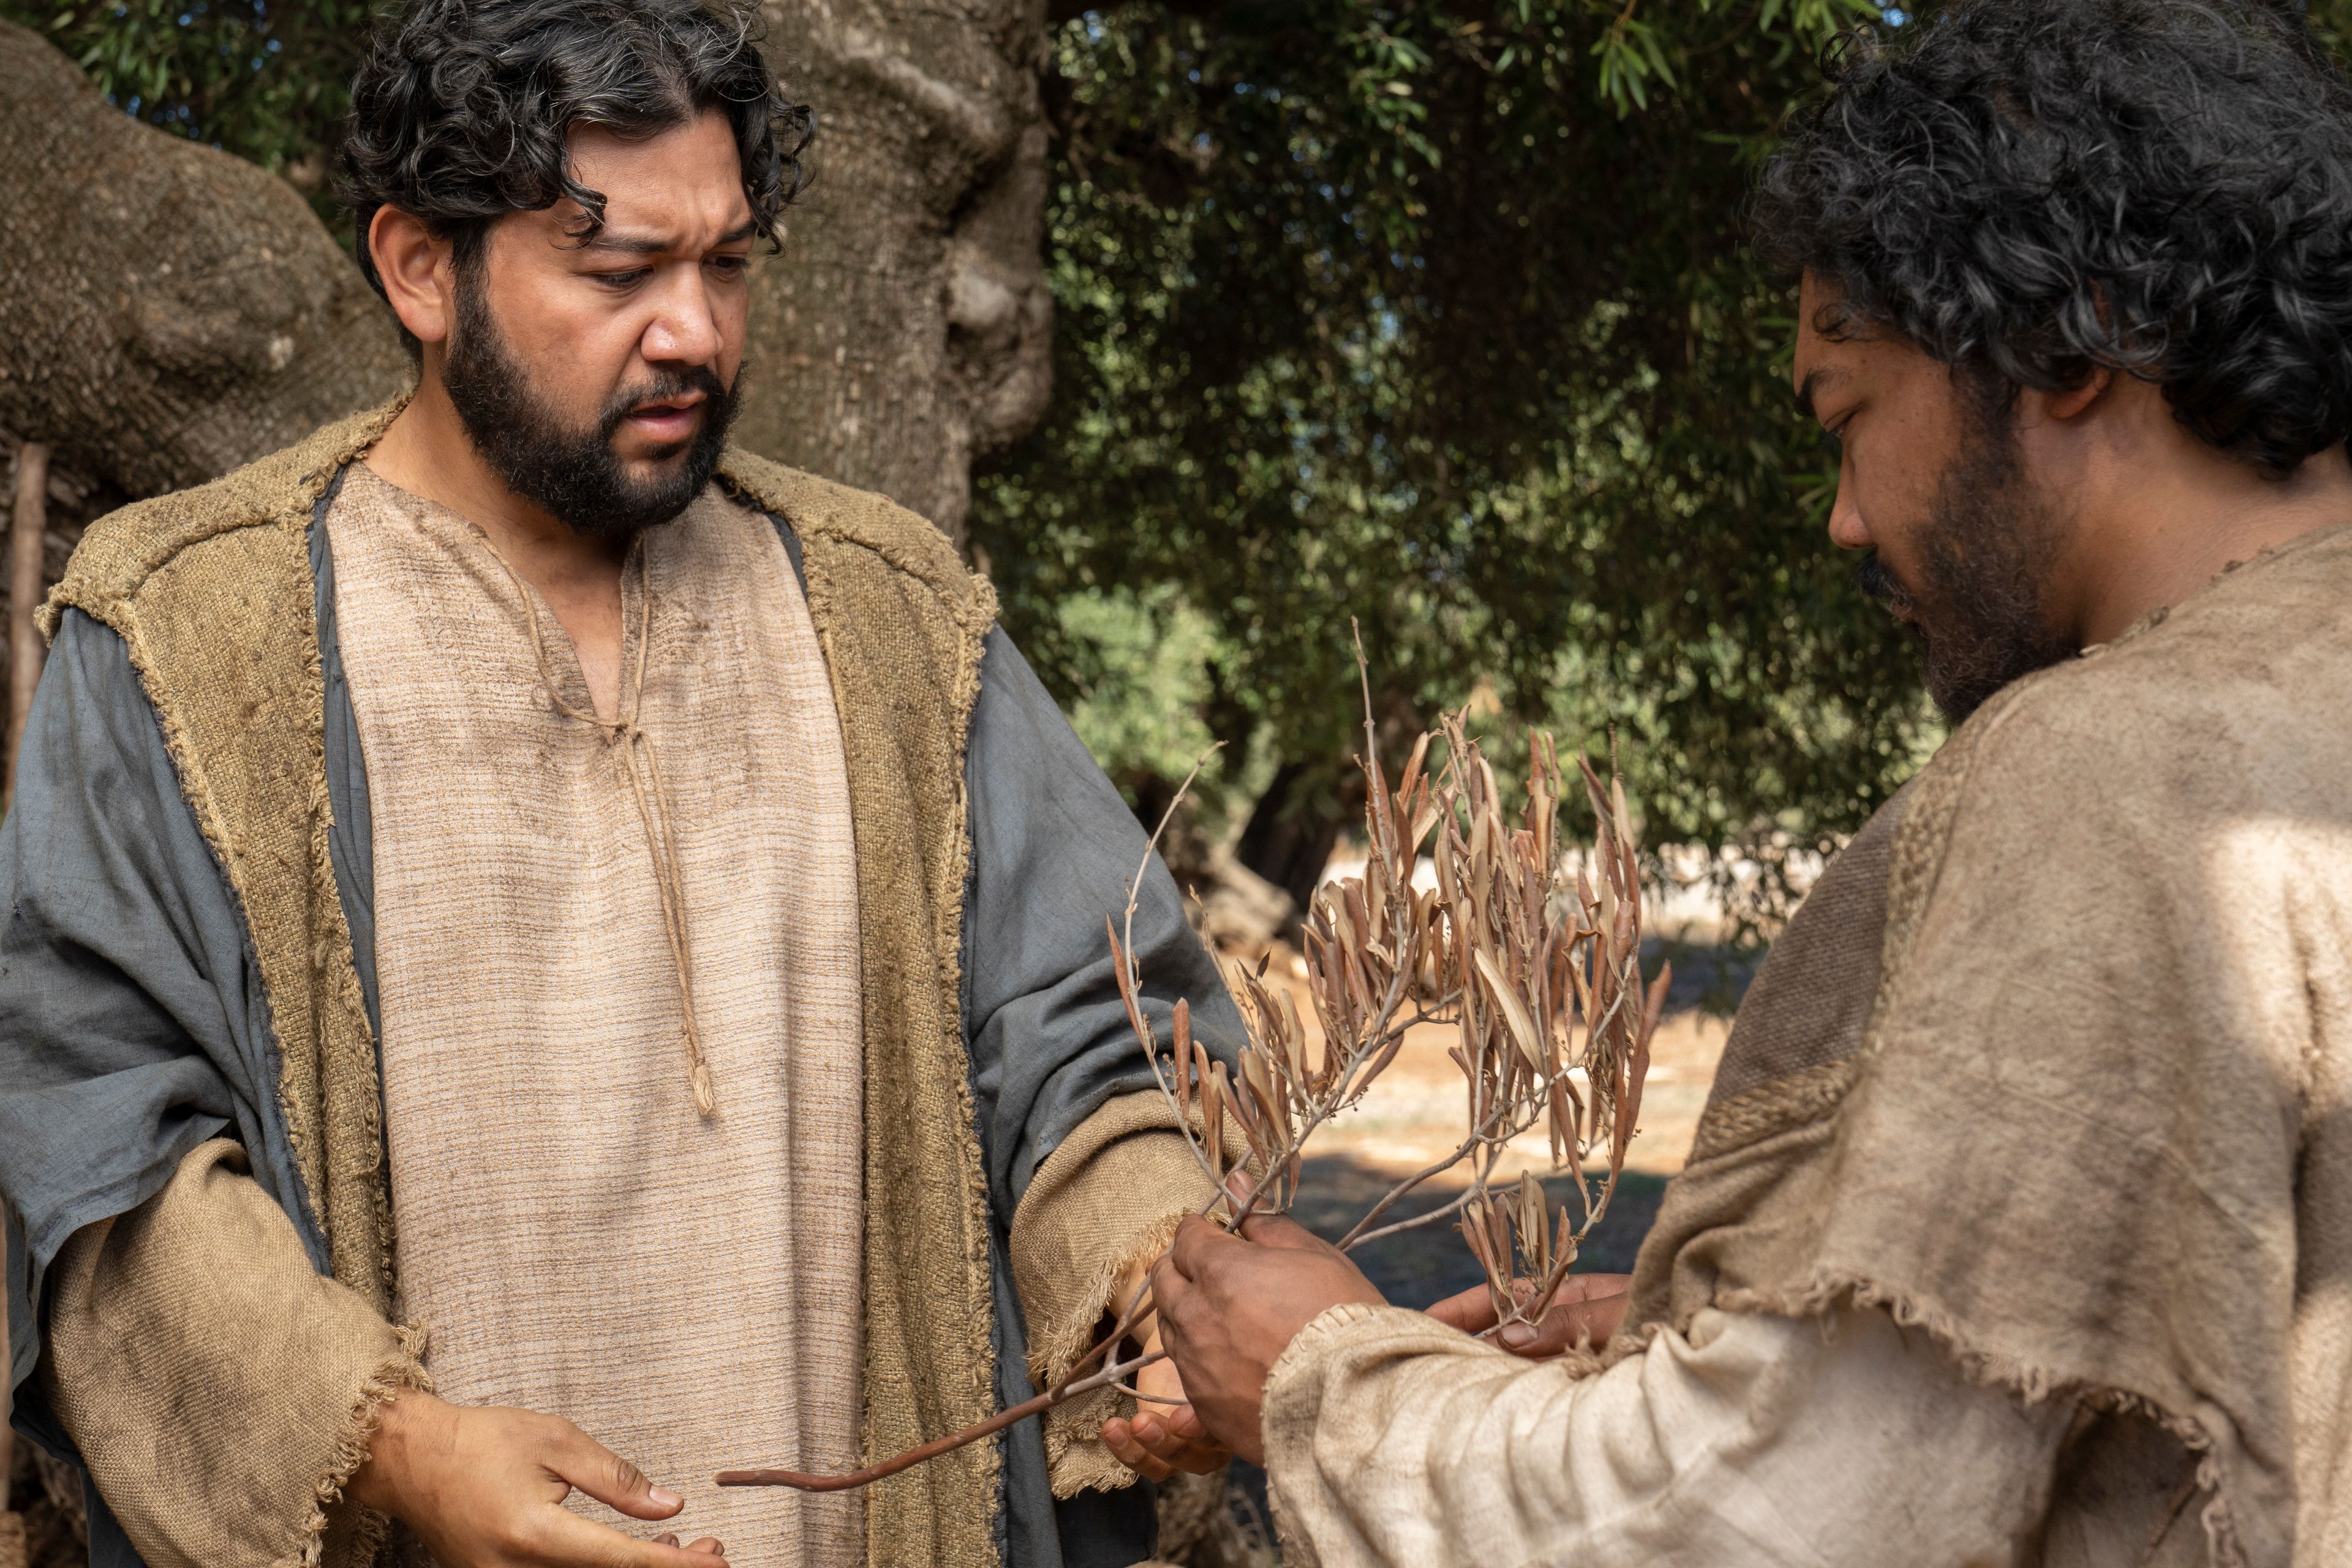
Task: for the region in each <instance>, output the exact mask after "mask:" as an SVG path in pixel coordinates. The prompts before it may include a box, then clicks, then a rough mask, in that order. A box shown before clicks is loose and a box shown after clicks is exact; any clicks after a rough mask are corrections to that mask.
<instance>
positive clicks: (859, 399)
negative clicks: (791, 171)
mask: <svg viewBox="0 0 2352 1568" xmlns="http://www.w3.org/2000/svg"><path fill="white" fill-rule="evenodd" d="M763 10H764V16H765V17H766V20H767V23H768V46H767V47H768V56H769V60H770V63H771V64H772V66H773V67H774V68H776V70H777V71H778V73H779V74H780V75H781V76H782V79H783V80H784V83H785V85H786V88H787V89H788V90H789V91H791V92H792V93H793V95H794V96H795V97H796V98H798V99H800V100H803V101H805V102H808V103H810V104H812V105H814V107H815V109H816V112H817V135H816V141H815V142H814V145H813V146H812V147H811V149H810V153H809V157H810V160H811V163H812V166H813V167H814V171H815V176H816V178H815V184H814V185H813V186H812V187H811V188H810V190H809V191H808V193H807V194H806V195H803V197H802V198H801V200H800V202H799V203H798V204H796V205H794V207H793V210H792V212H791V213H790V215H789V224H788V226H787V228H786V232H785V237H784V247H783V251H782V255H780V256H777V257H774V258H770V259H768V260H767V261H765V262H764V263H762V264H761V267H760V269H759V272H758V274H757V276H758V279H759V283H758V296H757V302H756V304H755V306H754V309H753V312H752V322H751V371H750V374H751V377H752V380H751V382H750V383H749V384H747V389H746V395H745V402H744V405H743V412H742V414H741V416H740V419H741V423H740V426H739V430H740V439H741V440H742V441H743V443H744V444H745V445H746V446H749V447H751V448H753V449H754V450H756V451H761V452H765V453H768V454H769V455H771V456H772V457H775V458H779V459H781V460H782V461H784V462H788V463H792V464H794V465H796V466H798V467H801V468H808V469H811V470H813V471H814V472H816V473H820V474H824V475H828V476H830V477H833V478H835V479H843V480H845V481H847V482H848V483H851V484H855V485H858V486H862V487H864V488H866V489H876V490H880V491H881V492H882V493H884V494H885V495H887V496H889V497H891V498H892V499H893V500H897V501H898V502H899V503H900V504H902V505H905V506H908V507H910V508H912V509H913V510H916V511H919V512H920V513H922V514H923V515H924V516H926V517H928V518H929V519H931V520H932V521H934V522H936V523H938V524H939V525H940V527H941V528H942V529H944V530H946V531H947V532H948V533H949V534H950V536H951V537H953V538H954V539H956V540H957V541H958V542H959V543H961V541H962V536H963V525H964V520H965V517H966V514H967V513H968V512H969V511H970V510H971V469H972V464H973V462H974V461H975V460H977V459H979V458H985V457H987V456H989V455H990V454H992V453H994V452H997V451H1001V450H1003V448H1004V447H1008V446H1010V445H1011V444H1012V443H1013V441H1015V440H1017V439H1019V438H1020V437H1022V436H1024V435H1025V434H1026V433H1027V432H1028V431H1029V429H1030V427H1031V426H1034V424H1035V423H1036V422H1037V418H1038V416H1040V415H1041V414H1042V413H1043V412H1044V411H1045V396H1046V393H1047V391H1048V388H1049V385H1050V374H1051V362H1050V358H1049V351H1050V342H1049V340H1050V336H1051V333H1052V329H1053V306H1052V302H1051V300H1050V298H1049V296H1048V295H1047V293H1046V289H1045V264H1044V259H1043V252H1044V236H1045V117H1044V110H1043V106H1042V104H1041V102H1040V100H1039V97H1038V83H1039V73H1040V70H1041V68H1042V67H1043V65H1044V63H1045V4H1044V0H957V3H955V4H951V5H934V6H918V5H910V4H907V3H906V0H766V3H765V5H764V7H763Z"/></svg>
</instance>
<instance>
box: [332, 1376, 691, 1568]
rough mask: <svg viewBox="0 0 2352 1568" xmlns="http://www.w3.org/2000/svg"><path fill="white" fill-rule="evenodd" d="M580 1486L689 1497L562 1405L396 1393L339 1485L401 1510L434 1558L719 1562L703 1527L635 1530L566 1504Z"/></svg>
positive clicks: (480, 1563)
mask: <svg viewBox="0 0 2352 1568" xmlns="http://www.w3.org/2000/svg"><path fill="white" fill-rule="evenodd" d="M574 1487H577V1488H579V1489H581V1490H582V1491H583V1492H586V1493H587V1494H588V1495H589V1496H590V1497H593V1498H594V1499H595V1500H597V1501H599V1502H602V1503H605V1504H608V1505H610V1506H611V1507H613V1508H615V1509H618V1510H620V1511H621V1512H623V1513H625V1514H627V1515H629V1516H630V1517H631V1518H634V1519H667V1518H668V1517H669V1516H670V1515H672V1514H674V1513H676V1512H677V1510H679V1509H681V1508H683V1507H685V1506H686V1503H685V1500H684V1499H682V1498H680V1497H679V1496H677V1493H675V1492H669V1491H665V1490H663V1489H661V1488H659V1487H657V1486H655V1485H654V1484H653V1483H652V1482H651V1481H648V1480H647V1479H646V1478H645V1475H644V1473H643V1472H641V1471H640V1470H639V1469H638V1468H636V1466H635V1465H633V1464H631V1463H629V1462H628V1461H627V1460H626V1459H624V1458H621V1457H620V1456H619V1455H617V1454H615V1453H614V1452H613V1451H612V1450H611V1449H609V1448H606V1447H604V1446H603V1445H602V1444H600V1443H598V1442H596V1441H595V1440H594V1439H593V1438H592V1437H590V1436H588V1435H587V1434H586V1433H585V1432H583V1431H582V1430H580V1428H579V1427H577V1426H573V1425H572V1423H571V1422H569V1421H566V1420H563V1419H562V1417H560V1416H554V1415H535V1414H533V1413H532V1412H530V1411H528V1410H500V1409H490V1408H478V1407H475V1406H470V1405H450V1404H446V1403H445V1402H444V1401H442V1400H438V1399H436V1398H434V1397H433V1396H432V1395H431V1394H414V1393H411V1394H402V1395H401V1396H400V1397H399V1398H397V1399H395V1400H394V1401H393V1402H392V1403H391V1404H390V1405H386V1406H385V1407H384V1409H383V1419H382V1421H381V1422H380V1423H379V1424H378V1426H377V1427H376V1433H375V1440H374V1442H373V1444H371V1445H370V1447H369V1453H368V1459H367V1462H366V1463H365V1464H363V1465H362V1466H361V1467H360V1468H359V1470H358V1472H357V1473H356V1474H354V1475H353V1476H352V1479H351V1484H350V1486H349V1487H348V1488H346V1490H347V1491H348V1492H349V1493H350V1495H351V1497H352V1500H353V1501H355V1502H357V1503H359V1504H361V1505H362V1506H363V1507H366V1508H371V1509H373V1510H376V1511H377V1512H378V1513H386V1514H390V1515H392V1516H393V1517H394V1519H398V1520H401V1521H404V1522H405V1523H406V1524H407V1526H408V1527H409V1529H411V1530H413V1531H415V1532H416V1533H417V1535H418V1537H419V1538H420V1539H422V1540H423V1541H424V1542H425V1547H426V1549H427V1550H429V1551H430V1552H432V1553H433V1557H434V1561H436V1563H440V1564H441V1565H442V1568H524V1565H530V1568H725V1564H726V1559H725V1558H724V1556H723V1555H722V1552H723V1548H721V1547H720V1545H719V1542H717V1541H715V1540H712V1539H711V1538H710V1537H709V1536H705V1537H704V1538H703V1539H701V1540H699V1541H698V1542H695V1543H694V1544H693V1545H691V1546H688V1547H681V1546H679V1545H678V1544H677V1536H675V1535H669V1534H665V1535H662V1536H660V1537H658V1538H656V1540H653V1541H638V1540H635V1539H633V1538H631V1537H629V1536H626V1535H623V1534H622V1533H621V1532H620V1531H616V1530H612V1529H608V1528H607V1527H605V1526H604V1525H601V1524H593V1523H591V1522H589V1521H587V1520H584V1519H582V1518H580V1517H579V1516H578V1515H576V1514H573V1513H572V1512H569V1511H568V1510H565V1509H564V1507H563V1500H564V1498H565V1497H567V1496H569V1495H570V1493H571V1491H572V1488H574Z"/></svg>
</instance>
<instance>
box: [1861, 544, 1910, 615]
mask: <svg viewBox="0 0 2352 1568" xmlns="http://www.w3.org/2000/svg"><path fill="white" fill-rule="evenodd" d="M1853 580H1854V582H1855V583H1856V584H1859V585H1860V587H1861V589H1862V591H1863V592H1864V593H1865V594H1867V595H1870V596H1871V597H1872V598H1874V599H1876V600H1877V601H1878V602H1879V603H1880V604H1882V605H1885V606H1886V608H1887V610H1888V611H1889V612H1890V613H1891V614H1893V615H1894V616H1895V617H1896V618H1897V619H1899V620H1906V621H1916V619H1917V612H1918V608H1919V601H1918V599H1917V598H1916V595H1913V594H1912V592H1911V590H1910V589H1908V588H1906V587H1905V586H1904V585H1903V579H1902V578H1900V577H1897V576H1896V575H1895V569H1894V568H1893V567H1891V566H1889V565H1887V564H1886V563H1885V562H1884V561H1882V560H1880V559H1879V557H1878V552H1877V551H1875V550H1873V551H1869V552H1865V553H1864V555H1863V558H1862V559H1861V560H1859V561H1857V562H1855V563H1854V565H1853Z"/></svg>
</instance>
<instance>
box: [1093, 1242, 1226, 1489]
mask: <svg viewBox="0 0 2352 1568" xmlns="http://www.w3.org/2000/svg"><path fill="white" fill-rule="evenodd" d="M1144 1277H1145V1270H1144V1268H1143V1266H1142V1265H1140V1264H1138V1265H1137V1266H1136V1267H1135V1268H1131V1269H1129V1270H1128V1272H1127V1274H1126V1276H1125V1277H1124V1278H1123V1279H1120V1280H1119V1282H1118V1289H1117V1291H1116V1292H1115V1293H1114V1294H1113V1295H1112V1297H1111V1305H1112V1306H1114V1307H1116V1308H1118V1309H1121V1310H1124V1309H1125V1308H1126V1306H1127V1304H1128V1303H1129V1301H1132V1300H1135V1299H1136V1297H1137V1296H1138V1295H1139V1294H1141V1292H1142V1290H1143V1282H1144ZM1141 1326H1142V1332H1140V1333H1138V1334H1132V1335H1129V1342H1130V1343H1134V1344H1139V1345H1140V1346H1141V1347H1142V1348H1143V1349H1144V1350H1146V1351H1156V1350H1160V1349H1161V1348H1162V1347H1161V1345H1160V1319H1159V1316H1158V1314H1157V1313H1154V1314H1153V1315H1151V1316H1150V1317H1147V1318H1146V1319H1144V1321H1143V1323H1142V1325H1141ZM1113 1353H1115V1354H1118V1355H1121V1356H1124V1355H1125V1354H1126V1353H1127V1352H1126V1350H1125V1348H1124V1347H1121V1349H1119V1350H1118V1351H1117V1352H1113ZM1130 1381H1132V1382H1133V1383H1134V1384H1135V1386H1136V1387H1137V1388H1138V1389H1139V1390H1141V1391H1142V1393H1143V1394H1144V1396H1145V1397H1143V1398H1142V1399H1140V1400H1138V1401H1137V1402H1136V1407H1135V1414H1134V1415H1133V1416H1131V1417H1130V1416H1124V1415H1114V1416H1112V1417H1111V1418H1110V1419H1109V1420H1108V1421H1106V1422H1104V1423H1103V1425H1102V1440H1103V1447H1107V1448H1108V1449H1109V1450H1110V1451H1111V1457H1112V1458H1116V1459H1117V1460H1118V1462H1119V1463H1120V1464H1122V1465H1125V1466H1126V1467H1127V1468H1129V1469H1130V1470H1133V1471H1134V1472H1135V1473H1136V1474H1137V1475H1139V1476H1141V1477H1142V1478H1143V1479H1146V1480H1151V1481H1164V1480H1166V1479H1168V1478H1169V1477H1170V1476H1171V1475H1173V1474H1174V1473H1175V1472H1177V1471H1179V1470H1183V1471H1186V1472H1188V1473H1190V1474H1192V1475H1196V1476H1204V1475H1207V1474H1208V1473H1209V1472H1210V1471H1212V1470H1213V1469H1215V1468H1218V1467H1219V1466H1221V1465H1223V1463H1224V1462H1225V1461H1226V1460H1228V1459H1230V1458H1233V1454H1232V1452H1231V1451H1230V1450H1228V1449H1227V1448H1226V1447H1224V1446H1223V1444H1221V1443H1219V1442H1217V1441H1216V1440H1215V1439H1214V1438H1213V1437H1211V1436H1209V1434H1208V1429H1207V1428H1206V1427H1204V1426H1202V1425H1201V1418H1200V1416H1199V1415H1196V1414H1194V1412H1193V1409H1192V1405H1191V1404H1190V1403H1188V1402H1187V1401H1186V1399H1185V1397H1184V1379H1183V1378H1182V1377H1181V1375H1180V1374H1179V1373H1177V1371H1176V1363H1174V1362H1173V1361H1156V1362H1153V1363H1151V1364H1150V1366H1147V1367H1145V1368H1144V1369H1143V1370H1142V1371H1141V1372H1139V1373H1136V1374H1135V1376H1134V1377H1133V1379H1131V1380H1130Z"/></svg>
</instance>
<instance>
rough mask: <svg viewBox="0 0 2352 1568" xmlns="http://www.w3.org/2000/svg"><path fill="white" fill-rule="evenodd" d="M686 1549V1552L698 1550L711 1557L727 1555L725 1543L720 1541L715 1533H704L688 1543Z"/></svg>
mask: <svg viewBox="0 0 2352 1568" xmlns="http://www.w3.org/2000/svg"><path fill="white" fill-rule="evenodd" d="M687 1550H688V1552H702V1553H704V1554H705V1555H707V1556H711V1557H724V1556H726V1555H727V1546H726V1543H725V1542H721V1541H720V1540H719V1537H717V1536H715V1535H706V1536H703V1537H701V1538H700V1539H699V1540H697V1541H695V1542H692V1543H691V1544H689V1545H688V1547H687Z"/></svg>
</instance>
